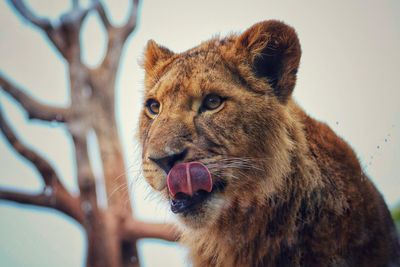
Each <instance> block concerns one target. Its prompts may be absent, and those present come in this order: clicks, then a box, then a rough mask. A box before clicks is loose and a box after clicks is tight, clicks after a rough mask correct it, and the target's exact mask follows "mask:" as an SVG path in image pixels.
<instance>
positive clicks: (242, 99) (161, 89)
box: [139, 21, 300, 228]
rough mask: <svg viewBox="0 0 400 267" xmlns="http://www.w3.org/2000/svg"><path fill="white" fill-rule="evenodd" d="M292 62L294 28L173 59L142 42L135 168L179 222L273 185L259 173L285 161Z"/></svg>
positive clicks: (269, 30)
mask: <svg viewBox="0 0 400 267" xmlns="http://www.w3.org/2000/svg"><path fill="white" fill-rule="evenodd" d="M299 58H300V47H299V44H298V40H297V37H296V34H295V32H294V31H293V29H292V28H290V27H288V26H286V25H284V24H283V23H280V22H276V21H267V22H262V23H259V24H256V25H254V26H253V27H252V28H250V29H249V30H247V31H246V32H245V33H243V34H242V35H240V36H231V37H229V38H225V39H213V40H210V41H208V42H206V43H203V44H201V45H200V46H198V47H196V48H194V49H191V50H189V51H187V52H184V53H181V54H174V53H173V52H171V51H170V50H168V49H166V48H164V47H160V46H158V45H157V44H155V43H154V42H153V41H150V42H149V43H148V46H147V49H146V52H145V59H144V68H145V71H146V78H145V87H146V90H145V101H144V107H143V111H142V115H141V121H140V132H139V136H140V141H141V144H142V160H143V172H144V176H145V178H146V180H147V181H148V183H149V184H150V185H151V186H152V187H153V188H154V189H155V190H157V191H160V192H161V194H162V195H163V196H164V197H165V198H166V199H168V200H169V201H170V203H171V209H172V211H173V212H174V213H177V214H179V215H180V218H181V219H182V220H183V221H184V222H185V223H186V224H187V225H188V226H191V227H196V228H199V227H203V226H205V225H208V224H210V223H212V222H214V221H215V219H216V218H217V217H218V214H220V212H221V211H223V210H224V208H227V207H229V206H230V205H232V202H234V201H237V200H238V199H242V200H243V199H246V198H249V195H256V194H260V193H261V194H262V193H268V192H273V191H274V190H276V187H277V186H279V181H274V180H273V179H271V180H268V178H267V177H268V175H266V174H268V173H273V172H275V171H277V170H279V166H278V165H277V164H279V163H278V159H279V160H281V161H285V159H283V158H284V157H285V155H286V154H285V153H286V152H287V151H286V150H285V149H286V147H287V144H286V143H287V138H286V135H287V133H286V131H285V116H286V115H285V103H286V102H287V101H288V98H289V97H290V94H291V91H292V89H293V87H294V84H295V74H296V71H297V67H298V63H299ZM262 195H265V194H262ZM251 199H252V200H251V201H254V198H251Z"/></svg>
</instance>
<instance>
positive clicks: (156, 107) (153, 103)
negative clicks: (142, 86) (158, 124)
mask: <svg viewBox="0 0 400 267" xmlns="http://www.w3.org/2000/svg"><path fill="white" fill-rule="evenodd" d="M146 108H147V110H148V111H149V113H150V114H151V115H157V114H158V113H160V103H159V102H158V101H157V100H155V99H149V100H147V101H146Z"/></svg>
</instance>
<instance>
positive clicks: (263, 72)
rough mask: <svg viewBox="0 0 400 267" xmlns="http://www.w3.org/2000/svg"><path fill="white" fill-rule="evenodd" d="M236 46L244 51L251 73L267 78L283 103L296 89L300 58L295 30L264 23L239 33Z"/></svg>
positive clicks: (276, 24) (273, 23) (276, 23)
mask: <svg viewBox="0 0 400 267" xmlns="http://www.w3.org/2000/svg"><path fill="white" fill-rule="evenodd" d="M236 46H237V48H239V49H240V50H241V51H244V52H245V54H246V55H245V56H246V57H247V58H248V61H249V62H250V64H251V68H252V70H253V72H254V74H255V75H256V76H257V77H259V78H266V79H267V80H268V82H269V84H270V85H271V87H272V89H273V90H274V93H275V95H276V96H277V97H278V99H279V100H280V101H282V102H285V101H286V100H287V98H288V97H289V96H290V94H291V93H292V91H293V88H294V86H295V83H296V73H297V69H298V67H299V62H300V56H301V49H300V43H299V40H298V38H297V34H296V32H295V30H294V29H293V28H292V27H290V26H288V25H286V24H284V23H282V22H279V21H275V20H268V21H263V22H260V23H257V24H255V25H253V26H252V27H251V28H249V29H248V30H246V31H245V32H244V33H243V34H241V35H240V36H239V37H238V39H237V43H236Z"/></svg>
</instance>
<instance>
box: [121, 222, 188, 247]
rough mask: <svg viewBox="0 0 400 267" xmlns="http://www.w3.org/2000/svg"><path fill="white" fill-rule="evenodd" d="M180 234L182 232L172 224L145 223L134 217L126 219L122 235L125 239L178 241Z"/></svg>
mask: <svg viewBox="0 0 400 267" xmlns="http://www.w3.org/2000/svg"><path fill="white" fill-rule="evenodd" d="M180 236H181V232H180V231H179V229H178V228H177V227H176V226H174V225H172V224H162V223H145V222H141V221H137V220H135V219H134V218H129V219H128V218H127V219H125V223H124V227H123V229H122V237H123V238H124V239H125V240H135V239H140V238H159V239H164V240H166V241H172V242H176V241H178V240H179V238H180Z"/></svg>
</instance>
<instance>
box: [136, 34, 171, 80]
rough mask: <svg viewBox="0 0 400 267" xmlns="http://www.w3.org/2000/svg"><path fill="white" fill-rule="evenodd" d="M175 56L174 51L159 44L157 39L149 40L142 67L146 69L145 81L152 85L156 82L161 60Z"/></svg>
mask: <svg viewBox="0 0 400 267" xmlns="http://www.w3.org/2000/svg"><path fill="white" fill-rule="evenodd" d="M173 56H174V52H172V51H171V50H169V49H168V48H165V47H163V46H161V45H158V44H157V43H156V42H155V41H153V40H149V41H148V42H147V45H146V48H145V50H144V55H143V61H142V62H141V65H142V67H143V68H144V70H145V76H146V77H145V83H146V85H147V86H148V87H151V86H153V85H154V83H155V80H156V79H155V77H157V76H158V72H159V71H160V70H159V66H160V65H162V64H160V63H161V62H165V61H167V60H168V59H170V58H172V57H173Z"/></svg>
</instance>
